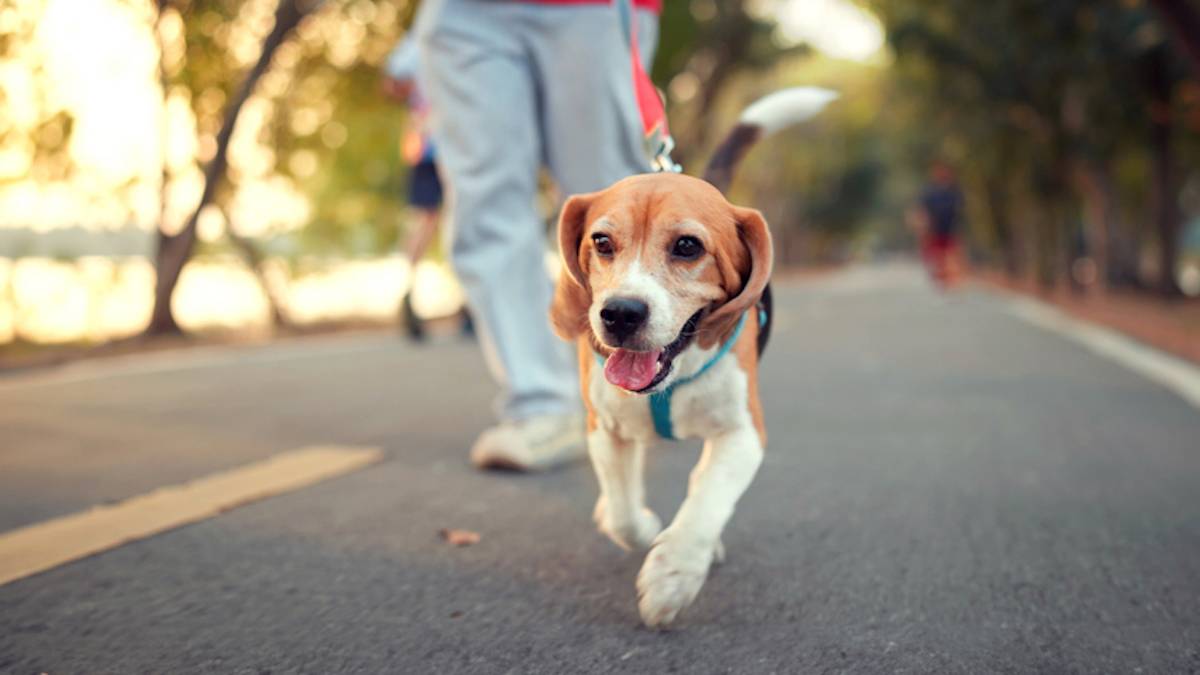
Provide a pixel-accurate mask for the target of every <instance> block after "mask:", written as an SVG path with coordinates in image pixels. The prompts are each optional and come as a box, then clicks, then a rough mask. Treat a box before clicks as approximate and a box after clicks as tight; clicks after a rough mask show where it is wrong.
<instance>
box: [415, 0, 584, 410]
mask: <svg viewBox="0 0 1200 675" xmlns="http://www.w3.org/2000/svg"><path fill="white" fill-rule="evenodd" d="M517 9H520V8H519V7H516V6H514V5H512V4H509V3H491V2H474V1H471V0H443V1H441V2H436V1H435V2H433V3H431V5H430V6H429V7H426V8H424V9H423V10H422V11H423V14H422V17H421V19H420V28H419V38H418V39H419V40H420V47H421V57H422V58H421V62H422V63H421V75H422V85H423V86H424V87H425V88H426V90H427V92H428V94H429V98H430V103H431V105H432V110H433V122H434V138H435V141H436V143H437V147H438V152H439V153H440V155H439V162H440V163H441V166H442V169H443V172H444V177H445V178H446V181H447V184H448V189H449V193H450V195H451V198H452V204H451V214H452V215H451V222H452V236H453V245H452V260H453V263H454V268H455V271H456V273H457V274H458V276H459V278H460V280H461V281H462V283H463V286H464V288H465V290H466V293H467V297H468V301H469V305H470V308H471V313H472V315H473V317H474V319H475V322H476V328H477V331H478V333H479V337H480V340H481V342H482V344H483V347H484V352H485V354H486V355H487V357H488V363H489V366H490V368H491V369H492V373H493V375H494V376H495V377H496V379H497V380H498V381H499V382H500V384H501V386H502V387H503V388H504V392H503V394H502V400H501V402H500V403H501V405H500V408H501V410H500V415H501V418H502V419H505V420H523V419H528V418H533V417H538V416H545V415H563V414H572V413H577V412H578V411H579V409H580V403H579V392H578V382H577V380H578V376H577V375H576V372H575V363H574V359H573V358H572V357H571V354H570V351H569V348H568V347H567V346H566V345H565V344H563V343H562V342H561V341H560V340H558V339H557V338H556V337H555V336H554V334H553V333H552V332H551V329H550V326H549V321H548V319H547V313H548V310H549V307H550V300H551V284H550V280H549V278H548V276H547V274H546V268H545V264H544V252H545V234H544V231H543V230H544V228H543V226H542V223H541V219H540V218H539V217H538V214H537V211H536V208H535V201H534V200H535V195H536V191H537V171H538V168H539V165H540V148H541V142H540V138H539V133H538V127H537V110H536V105H535V100H536V93H535V90H534V83H533V81H532V78H531V70H530V67H529V64H528V58H527V55H526V52H525V51H524V49H523V47H522V45H521V44H520V42H519V41H518V40H516V39H514V37H513V36H512V35H511V33H510V30H509V29H510V27H511V26H512V24H513V22H512V17H511V16H509V14H510V13H511V12H512V11H514V10H517Z"/></svg>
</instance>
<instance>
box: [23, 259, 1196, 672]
mask: <svg viewBox="0 0 1200 675" xmlns="http://www.w3.org/2000/svg"><path fill="white" fill-rule="evenodd" d="M776 304H777V307H778V312H779V314H778V318H777V323H776V328H775V331H776V332H775V336H774V341H773V343H772V345H771V347H770V348H769V351H768V354H767V360H766V363H765V367H764V370H763V373H762V387H763V401H764V407H765V411H766V416H767V425H768V429H769V433H770V436H771V443H770V446H769V448H768V450H767V458H766V460H765V463H764V465H763V468H762V471H761V472H760V474H759V476H758V478H757V479H756V481H755V483H754V484H753V485H752V486H751V488H750V491H749V492H748V493H747V495H746V496H745V497H744V498H743V500H742V502H741V505H740V507H739V509H738V512H737V514H736V515H735V516H734V519H733V521H732V523H731V525H730V527H729V529H728V530H727V531H726V534H725V537H724V540H725V543H726V546H727V548H728V551H729V559H728V562H727V563H726V564H725V565H724V566H722V567H720V568H717V569H716V571H715V572H714V573H713V575H712V576H711V577H710V579H709V582H708V583H707V585H706V586H705V588H704V590H703V591H702V592H701V595H700V597H699V599H698V601H697V603H696V604H695V605H694V606H693V607H692V608H691V609H690V610H688V611H687V612H686V613H685V614H684V616H683V618H682V620H681V622H680V623H679V624H678V626H677V627H676V628H674V629H673V630H671V631H669V632H665V633H658V632H651V631H647V630H645V629H643V628H640V627H639V622H638V616H637V609H636V600H635V595H634V589H633V584H634V578H635V575H636V573H637V569H638V566H639V564H640V558H639V557H638V556H635V555H630V554H625V553H623V552H622V551H620V550H619V549H617V548H616V547H614V546H613V545H611V544H610V543H609V542H608V541H607V540H605V539H604V538H602V537H601V536H600V535H598V534H597V533H596V532H595V531H594V529H593V527H592V524H591V522H590V517H589V516H590V512H591V509H592V505H593V501H594V498H595V494H596V487H595V481H594V478H593V477H592V474H591V472H590V470H589V469H588V468H587V467H585V466H579V467H576V468H572V469H569V470H564V471H559V472H556V473H552V474H549V475H539V476H519V475H512V474H483V473H479V472H476V471H474V470H472V469H471V468H470V467H469V466H468V465H467V462H466V447H467V446H468V445H469V443H470V441H471V440H472V438H473V437H474V435H475V434H476V433H477V432H478V431H479V430H480V429H481V428H482V427H483V426H485V425H486V424H487V423H488V422H489V420H490V413H489V404H490V398H491V396H492V386H491V385H490V384H489V383H488V381H487V378H486V375H485V373H484V370H483V365H482V359H481V357H480V356H479V355H478V354H477V351H476V350H475V348H474V347H473V346H471V345H469V344H464V343H459V342H449V341H447V342H443V343H439V344H435V345H431V346H428V347H423V348H414V347H410V346H407V345H404V344H403V343H402V342H401V341H400V340H398V339H393V338H392V337H391V336H383V335H377V336H358V337H347V338H337V339H325V340H319V341H312V342H300V343H290V344H287V345H283V346H278V347H270V348H253V349H245V350H240V351H233V352H228V351H225V352H216V353H208V352H198V353H195V354H193V355H191V356H188V355H183V356H178V357H176V356H171V357H167V358H168V360H166V361H163V360H161V359H160V360H155V359H159V357H154V358H151V357H146V358H145V360H142V361H138V360H134V361H130V362H129V363H128V364H127V365H112V364H108V365H101V366H86V367H83V369H82V370H79V369H76V370H71V371H65V372H63V373H61V374H51V375H49V376H35V379H34V380H30V379H28V378H27V377H26V378H24V379H12V378H8V379H0V531H2V530H8V529H12V528H15V527H19V526H22V525H27V524H30V523H35V522H38V521H41V520H44V519H46V518H51V517H54V516H58V515H63V514H67V513H71V512H74V511H78V510H80V509H83V508H86V507H88V506H90V505H93V504H98V503H104V502H108V501H113V500H120V499H123V498H126V497H130V496H133V495H137V494H141V493H144V492H146V491H149V490H151V489H153V488H155V487H158V486H162V485H170V484H174V483H178V482H181V481H185V480H188V479H189V478H195V477H199V476H203V475H206V474H209V473H212V472H214V471H218V470H221V469H227V468H231V467H236V466H239V465H243V464H246V463H249V462H252V461H255V460H257V459H261V458H264V457H266V456H269V455H271V454H274V453H277V452H280V451H284V450H289V449H293V448H298V447H302V446H306V445H313V444H319V443H339V444H350V445H355V444H358V445H377V446H380V447H382V448H383V449H384V450H385V451H386V453H387V458H386V459H385V460H384V461H383V462H382V463H380V464H376V465H374V466H372V467H369V468H367V469H365V470H363V471H360V472H357V473H353V474H350V475H347V476H343V477H340V478H336V479H333V480H330V481H327V482H324V483H320V484H318V485H316V486H313V487H310V488H307V489H303V490H300V491H296V492H292V493H289V494H286V495H283V496H279V497H275V498H272V499H268V500H265V501H261V502H257V503H254V504H250V505H248V506H245V507H242V508H238V509H235V510H232V511H229V512H227V513H225V514H223V515H221V516H220V517H217V518H214V519H212V520H208V521H205V522H202V523H199V524H195V525H191V526H187V527H182V528H179V529H176V530H173V531H170V532H167V533H165V534H162V535H159V536H156V537H153V538H150V539H147V540H144V541H140V542H135V543H132V544H129V545H126V546H122V547H120V548H117V549H114V550H112V551H109V552H106V553H103V554H100V555H96V556H93V557H91V558H87V559H84V560H81V561H78V562H75V563H71V564H67V565H64V566H61V567H58V568H55V569H52V570H49V571H47V572H44V573H42V574H39V575H37V576H34V577H30V578H27V579H24V580H21V581H17V582H14V583H11V584H9V585H7V586H3V587H0V673H40V672H47V673H51V674H54V675H61V674H63V673H208V672H211V673H292V672H297V673H459V672H463V673H505V672H512V673H568V672H569V673H592V672H595V673H609V672H628V673H664V672H681V673H771V672H776V673H808V672H814V673H818V672H819V673H824V672H851V673H976V672H978V673H991V672H996V673H1030V672H1044V673H1072V672H1078V673H1195V672H1198V671H1200V411H1198V410H1196V409H1195V408H1193V407H1191V406H1189V405H1188V404H1186V403H1185V402H1184V401H1183V400H1182V399H1180V398H1178V397H1176V396H1175V395H1174V394H1172V393H1171V392H1169V391H1168V390H1166V389H1163V388H1161V387H1159V386H1158V385H1155V384H1153V383H1151V382H1149V381H1146V380H1144V379H1142V378H1140V377H1139V376H1137V375H1135V374H1133V373H1131V372H1130V371H1127V370H1125V369H1124V368H1123V367H1121V366H1119V365H1117V364H1115V363H1111V362H1109V361H1106V360H1104V359H1102V358H1100V357H1097V356H1095V355H1093V354H1091V353H1090V352H1088V351H1086V350H1084V349H1082V348H1080V347H1079V346H1077V345H1076V344H1074V343H1072V342H1070V341H1068V340H1065V339H1063V338H1062V337H1060V336H1057V335H1053V334H1050V333H1046V332H1043V331H1042V330H1041V329H1038V328H1035V327H1033V326H1030V325H1027V324H1025V323H1023V322H1022V321H1020V320H1019V319H1017V318H1015V317H1014V316H1013V315H1012V314H1011V313H1010V311H1009V310H1008V305H1007V300H1006V299H1005V297H1004V296H1000V295H994V294H990V293H986V292H983V291H968V292H964V293H961V294H958V295H955V296H953V297H942V296H939V295H937V294H936V293H934V292H932V291H931V290H930V289H929V288H928V287H927V286H926V285H925V284H924V282H923V280H922V279H921V278H920V276H919V274H917V273H916V271H915V270H913V269H911V268H888V269H883V270H870V271H857V272H854V273H852V274H849V275H843V276H837V277H833V278H830V279H826V280H822V281H819V282H815V283H809V284H806V285H794V286H789V285H786V284H782V285H780V286H779V287H778V288H777V293H776ZM88 368H93V369H94V370H88ZM696 451H697V446H695V445H691V444H680V445H675V446H664V447H662V448H661V449H659V450H658V451H655V452H654V453H652V455H651V459H650V469H649V488H648V492H649V496H650V501H651V505H652V506H653V507H654V508H655V509H656V510H657V511H658V512H659V513H660V514H662V515H664V516H669V515H670V514H671V513H673V511H674V509H675V508H676V507H677V505H678V503H679V502H680V500H681V499H682V496H683V493H684V490H685V484H686V477H687V472H688V470H689V469H690V467H691V465H692V464H693V463H694V461H695V459H696ZM443 527H457V528H467V529H472V530H475V531H478V532H479V533H480V534H481V535H482V540H481V541H480V543H478V544H476V545H474V546H470V547H466V548H452V547H449V546H447V545H446V544H445V543H444V542H442V541H441V540H440V539H439V538H438V537H437V534H436V533H437V530H438V529H439V528H443Z"/></svg>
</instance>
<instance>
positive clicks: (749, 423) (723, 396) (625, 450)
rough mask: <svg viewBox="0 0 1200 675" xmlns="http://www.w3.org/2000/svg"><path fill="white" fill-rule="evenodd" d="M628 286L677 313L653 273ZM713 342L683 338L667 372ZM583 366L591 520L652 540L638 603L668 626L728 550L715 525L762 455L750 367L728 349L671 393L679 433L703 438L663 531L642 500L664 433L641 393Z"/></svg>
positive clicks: (687, 367)
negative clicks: (592, 419) (594, 495)
mask: <svg viewBox="0 0 1200 675" xmlns="http://www.w3.org/2000/svg"><path fill="white" fill-rule="evenodd" d="M622 288H625V287H624V286H622ZM634 288H636V290H637V291H639V292H640V295H638V296H636V297H641V298H645V299H649V300H650V305H651V308H652V309H651V316H652V317H653V316H654V314H655V312H656V310H657V311H661V312H662V313H663V314H664V315H668V316H670V315H675V314H677V313H678V312H676V311H674V308H672V307H671V306H670V304H671V303H670V294H669V293H667V292H666V290H665V289H664V288H662V287H661V286H660V285H658V284H657V283H656V282H655V281H654V280H653V278H651V277H642V276H638V277H637V278H635V279H634V280H633V281H632V282H631V286H630V287H629V289H628V290H633V289H634ZM655 303H662V304H658V305H656V304H655ZM600 304H601V303H597V306H599V305H600ZM748 320H749V319H748ZM673 330H674V331H676V332H677V331H678V327H677V326H676V327H674V328H673ZM672 335H673V334H672ZM671 339H673V337H668V338H666V340H665V341H666V342H669V341H670V340H671ZM660 344H662V342H660ZM717 348H718V347H713V348H710V349H702V348H700V347H699V346H697V345H695V344H693V345H692V346H690V347H688V348H687V349H686V350H684V351H683V352H682V353H680V354H679V356H677V357H676V358H675V366H674V368H675V370H674V372H673V373H672V375H671V376H670V377H669V378H668V380H672V379H680V378H681V377H687V376H690V375H692V374H694V373H696V372H698V371H699V370H700V368H702V367H703V365H704V364H705V363H707V362H708V361H709V359H711V358H712V357H713V356H714V354H715V352H716V350H717ZM589 374H590V377H589V382H588V383H587V386H588V390H589V398H590V400H591V403H592V408H593V412H594V413H595V415H596V417H597V422H598V426H597V429H596V430H595V431H593V432H592V433H591V434H589V435H588V453H589V455H590V456H591V459H592V465H593V467H594V468H595V471H596V477H597V479H598V481H599V483H600V498H599V499H598V500H597V502H596V509H595V514H594V517H595V520H596V525H597V526H598V527H599V529H600V531H601V532H603V533H604V534H605V535H607V536H608V537H609V538H610V539H612V540H613V542H614V543H616V544H617V545H618V546H621V547H622V548H625V549H627V550H645V549H650V554H649V555H648V556H647V558H646V561H645V563H644V564H643V565H642V569H641V572H640V573H639V574H638V580H637V589H638V597H639V600H638V610H639V612H640V613H641V616H642V620H643V622H645V624H646V625H648V626H662V625H666V624H669V623H671V622H672V621H674V619H675V617H676V616H677V615H678V614H679V612H680V611H681V610H683V609H684V608H686V607H687V606H688V605H690V604H691V603H692V601H693V600H695V598H696V594H697V593H698V592H699V591H700V587H701V586H703V585H704V580H705V578H706V577H707V576H708V569H709V567H710V565H711V564H712V563H713V562H714V560H715V561H717V562H720V561H721V560H722V559H723V558H724V549H723V546H722V544H721V532H722V530H724V529H725V524H726V523H727V522H728V521H729V519H730V517H731V516H732V515H733V511H734V506H735V505H736V504H737V501H738V499H739V498H741V496H742V493H743V492H745V491H746V488H747V487H748V486H749V485H750V481H751V480H752V479H753V478H754V475H755V473H756V472H757V471H758V467H759V464H760V463H761V462H762V457H763V447H762V443H761V441H760V438H759V435H758V431H757V430H756V429H755V427H754V422H753V419H752V418H751V416H750V413H749V409H748V402H747V394H746V392H747V377H746V373H745V372H744V371H743V370H742V368H741V366H740V365H739V363H738V361H737V359H736V358H734V357H732V356H730V355H727V356H726V357H725V358H722V359H721V360H719V361H717V362H716V363H715V364H714V365H713V366H712V367H711V368H710V369H709V370H708V372H706V373H705V375H704V377H702V378H700V379H698V380H696V381H694V382H691V383H689V384H688V385H687V386H684V387H681V388H679V389H677V390H676V391H675V393H674V394H673V397H672V401H671V422H672V424H673V426H674V431H675V435H676V437H678V438H704V439H706V441H705V444H704V450H703V453H702V454H701V457H700V461H699V463H698V464H696V467H695V468H694V469H693V470H692V474H691V478H690V480H689V481H688V496H687V498H686V499H685V500H684V502H683V505H682V506H681V507H680V509H679V512H678V513H677V514H676V516H675V519H674V521H672V522H671V524H670V526H669V527H668V528H667V529H666V530H661V527H662V525H661V521H660V520H659V518H658V516H657V515H656V514H655V513H654V512H653V511H651V510H650V509H649V508H647V507H646V502H645V486H644V479H643V463H644V460H645V454H646V448H648V447H649V446H652V445H654V444H655V443H657V442H658V441H659V440H660V439H659V437H658V433H657V432H656V431H655V428H654V421H653V419H652V418H651V415H650V408H649V406H648V405H647V402H646V399H645V398H643V397H631V396H629V395H628V394H627V393H625V392H623V391H621V390H620V389H618V388H616V387H614V386H613V385H611V384H609V383H608V382H607V381H606V380H605V379H604V373H603V370H602V369H600V368H592V369H591V370H590V372H589Z"/></svg>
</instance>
